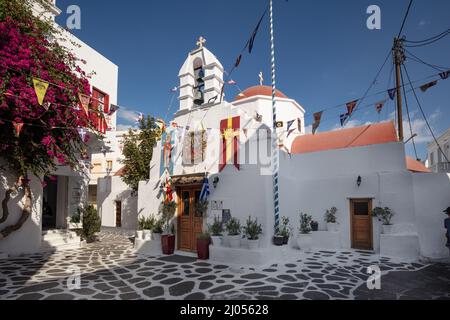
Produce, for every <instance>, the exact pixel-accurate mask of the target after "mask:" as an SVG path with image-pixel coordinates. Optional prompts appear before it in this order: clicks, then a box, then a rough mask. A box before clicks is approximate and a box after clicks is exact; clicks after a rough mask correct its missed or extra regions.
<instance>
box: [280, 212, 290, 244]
mask: <svg viewBox="0 0 450 320" xmlns="http://www.w3.org/2000/svg"><path fill="white" fill-rule="evenodd" d="M280 236H282V237H283V244H288V243H289V237H290V236H291V226H290V220H289V218H288V217H282V218H281V231H280Z"/></svg>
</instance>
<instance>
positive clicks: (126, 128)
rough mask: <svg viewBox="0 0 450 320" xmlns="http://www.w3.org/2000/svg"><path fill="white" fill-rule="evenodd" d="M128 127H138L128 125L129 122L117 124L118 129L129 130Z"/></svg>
mask: <svg viewBox="0 0 450 320" xmlns="http://www.w3.org/2000/svg"><path fill="white" fill-rule="evenodd" d="M128 129H137V127H136V126H132V125H128V124H118V125H117V131H127V130H128Z"/></svg>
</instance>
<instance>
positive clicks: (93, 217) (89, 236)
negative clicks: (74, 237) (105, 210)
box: [82, 205, 102, 243]
mask: <svg viewBox="0 0 450 320" xmlns="http://www.w3.org/2000/svg"><path fill="white" fill-rule="evenodd" d="M82 216H83V230H82V236H83V239H85V240H86V241H87V242H88V243H90V242H94V241H96V240H97V233H98V232H100V228H101V225H102V222H101V220H100V216H99V215H98V213H97V209H95V208H94V206H92V205H89V206H87V207H85V208H84V209H83V210H82Z"/></svg>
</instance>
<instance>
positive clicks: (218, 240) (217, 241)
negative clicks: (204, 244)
mask: <svg viewBox="0 0 450 320" xmlns="http://www.w3.org/2000/svg"><path fill="white" fill-rule="evenodd" d="M211 241H212V245H213V247H221V246H222V237H221V236H211Z"/></svg>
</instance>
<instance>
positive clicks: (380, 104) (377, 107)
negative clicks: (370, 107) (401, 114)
mask: <svg viewBox="0 0 450 320" xmlns="http://www.w3.org/2000/svg"><path fill="white" fill-rule="evenodd" d="M385 102H386V101H381V102H378V103H377V104H375V108H376V109H377V112H378V114H380V113H381V111H383V107H384V103H385Z"/></svg>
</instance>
